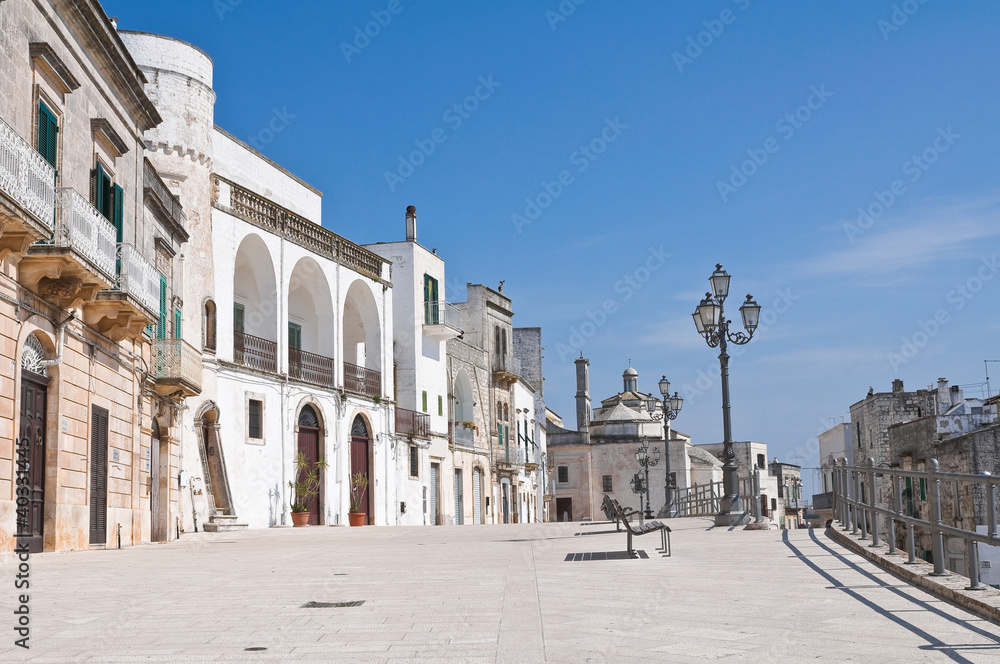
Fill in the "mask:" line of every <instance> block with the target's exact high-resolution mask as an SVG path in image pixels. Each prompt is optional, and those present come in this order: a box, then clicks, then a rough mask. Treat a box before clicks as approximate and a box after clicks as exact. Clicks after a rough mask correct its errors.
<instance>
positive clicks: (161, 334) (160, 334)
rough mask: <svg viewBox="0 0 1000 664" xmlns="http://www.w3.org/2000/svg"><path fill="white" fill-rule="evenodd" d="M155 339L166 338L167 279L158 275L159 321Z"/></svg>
mask: <svg viewBox="0 0 1000 664" xmlns="http://www.w3.org/2000/svg"><path fill="white" fill-rule="evenodd" d="M156 338H157V339H166V338H167V278H166V277H165V276H163V275H162V274H161V275H160V320H159V322H158V323H157V325H156Z"/></svg>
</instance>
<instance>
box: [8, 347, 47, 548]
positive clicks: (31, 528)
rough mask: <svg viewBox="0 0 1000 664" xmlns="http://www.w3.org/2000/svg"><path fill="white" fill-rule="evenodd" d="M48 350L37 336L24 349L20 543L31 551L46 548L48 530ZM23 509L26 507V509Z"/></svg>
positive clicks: (18, 455)
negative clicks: (24, 477)
mask: <svg viewBox="0 0 1000 664" xmlns="http://www.w3.org/2000/svg"><path fill="white" fill-rule="evenodd" d="M44 360H45V351H44V350H43V349H42V343H41V342H40V341H39V340H38V337H36V336H35V335H29V336H28V338H27V339H25V341H24V347H23V348H22V349H21V413H20V415H21V419H20V426H19V428H18V449H17V450H15V455H16V459H17V464H18V466H21V460H22V459H24V460H25V461H26V462H27V471H28V496H27V498H28V503H27V505H24V506H22V505H20V504H19V505H18V506H17V507H18V515H17V525H18V528H17V533H18V535H19V537H18V543H26V544H27V546H28V551H29V552H31V553H38V552H40V551H41V550H42V547H43V539H44V529H45V419H46V413H47V412H48V385H49V376H48V371H47V369H46V367H45V365H44V364H42V362H43V361H44ZM22 508H23V509H24V510H25V511H24V512H22V511H21V510H22Z"/></svg>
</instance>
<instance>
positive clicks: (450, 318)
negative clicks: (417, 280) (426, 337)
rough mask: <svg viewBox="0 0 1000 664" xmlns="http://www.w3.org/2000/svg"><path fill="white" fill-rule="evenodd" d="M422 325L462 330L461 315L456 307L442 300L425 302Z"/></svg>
mask: <svg viewBox="0 0 1000 664" xmlns="http://www.w3.org/2000/svg"><path fill="white" fill-rule="evenodd" d="M424 325H447V326H448V327H453V328H455V329H456V330H459V329H461V328H462V314H461V312H460V311H459V309H458V307H456V306H455V305H454V304H449V303H447V302H445V301H444V300H436V301H435V300H426V301H425V302H424Z"/></svg>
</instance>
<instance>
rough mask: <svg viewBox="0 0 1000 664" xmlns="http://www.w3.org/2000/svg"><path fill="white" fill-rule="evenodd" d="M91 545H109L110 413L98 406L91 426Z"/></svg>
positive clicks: (95, 408) (95, 407)
mask: <svg viewBox="0 0 1000 664" xmlns="http://www.w3.org/2000/svg"><path fill="white" fill-rule="evenodd" d="M90 543H91V544H107V543H108V411H106V410H105V409H103V408H98V407H97V406H94V412H93V416H92V417H91V424H90Z"/></svg>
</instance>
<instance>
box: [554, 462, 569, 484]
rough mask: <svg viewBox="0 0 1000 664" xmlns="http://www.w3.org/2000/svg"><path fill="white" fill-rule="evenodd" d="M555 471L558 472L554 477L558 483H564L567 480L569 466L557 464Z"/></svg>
mask: <svg viewBox="0 0 1000 664" xmlns="http://www.w3.org/2000/svg"><path fill="white" fill-rule="evenodd" d="M556 472H557V473H558V477H557V478H556V480H557V481H558V482H559V483H560V484H565V483H566V482H569V466H559V468H558V469H557V471H556Z"/></svg>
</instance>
